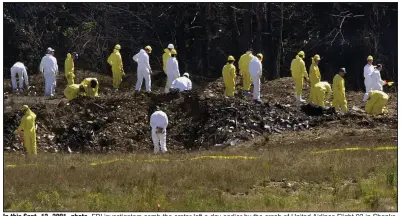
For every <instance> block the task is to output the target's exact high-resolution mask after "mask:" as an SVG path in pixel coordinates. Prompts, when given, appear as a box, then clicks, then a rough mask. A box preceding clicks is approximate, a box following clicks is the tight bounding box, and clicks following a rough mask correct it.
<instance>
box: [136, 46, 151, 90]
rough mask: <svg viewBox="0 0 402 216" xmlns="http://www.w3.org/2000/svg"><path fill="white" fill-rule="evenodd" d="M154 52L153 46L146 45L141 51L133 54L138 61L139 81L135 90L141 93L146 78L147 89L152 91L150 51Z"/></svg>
mask: <svg viewBox="0 0 402 216" xmlns="http://www.w3.org/2000/svg"><path fill="white" fill-rule="evenodd" d="M151 52H152V48H151V46H146V47H145V49H141V50H140V52H139V53H137V54H135V55H134V56H133V60H134V61H135V62H137V64H138V66H137V83H136V85H135V91H136V92H137V93H139V92H140V91H141V86H142V81H143V80H144V79H145V89H146V91H147V92H148V93H149V92H151V74H152V70H151V66H150V65H149V55H148V54H149V53H151Z"/></svg>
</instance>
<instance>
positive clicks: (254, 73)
mask: <svg viewBox="0 0 402 216" xmlns="http://www.w3.org/2000/svg"><path fill="white" fill-rule="evenodd" d="M249 71H250V76H251V80H252V81H253V85H254V90H253V99H254V100H260V84H261V81H260V78H261V75H262V64H261V61H260V60H259V59H258V58H257V57H254V58H253V59H252V60H251V61H250V65H249Z"/></svg>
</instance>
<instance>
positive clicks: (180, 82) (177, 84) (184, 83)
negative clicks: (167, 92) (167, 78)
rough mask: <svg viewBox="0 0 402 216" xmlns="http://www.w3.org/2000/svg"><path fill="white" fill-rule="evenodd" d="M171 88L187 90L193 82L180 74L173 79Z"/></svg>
mask: <svg viewBox="0 0 402 216" xmlns="http://www.w3.org/2000/svg"><path fill="white" fill-rule="evenodd" d="M171 88H172V89H179V91H180V92H183V91H189V90H191V89H192V88H193V84H192V82H191V80H190V79H189V78H187V77H185V76H182V77H179V78H177V79H175V80H174V81H173V83H172V87H171Z"/></svg>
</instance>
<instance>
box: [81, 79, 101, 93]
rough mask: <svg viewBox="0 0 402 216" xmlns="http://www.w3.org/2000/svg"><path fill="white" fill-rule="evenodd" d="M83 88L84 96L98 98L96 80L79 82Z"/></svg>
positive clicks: (97, 83)
mask: <svg viewBox="0 0 402 216" xmlns="http://www.w3.org/2000/svg"><path fill="white" fill-rule="evenodd" d="M81 85H82V86H84V88H85V94H86V96H89V97H98V96H99V95H98V90H99V82H98V79H96V78H86V79H84V80H83V81H82V82H81Z"/></svg>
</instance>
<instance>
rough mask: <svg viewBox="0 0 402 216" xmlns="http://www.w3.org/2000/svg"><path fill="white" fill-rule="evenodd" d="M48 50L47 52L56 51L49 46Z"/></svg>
mask: <svg viewBox="0 0 402 216" xmlns="http://www.w3.org/2000/svg"><path fill="white" fill-rule="evenodd" d="M46 51H47V52H54V49H52V48H51V47H48V48H47V50H46Z"/></svg>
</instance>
